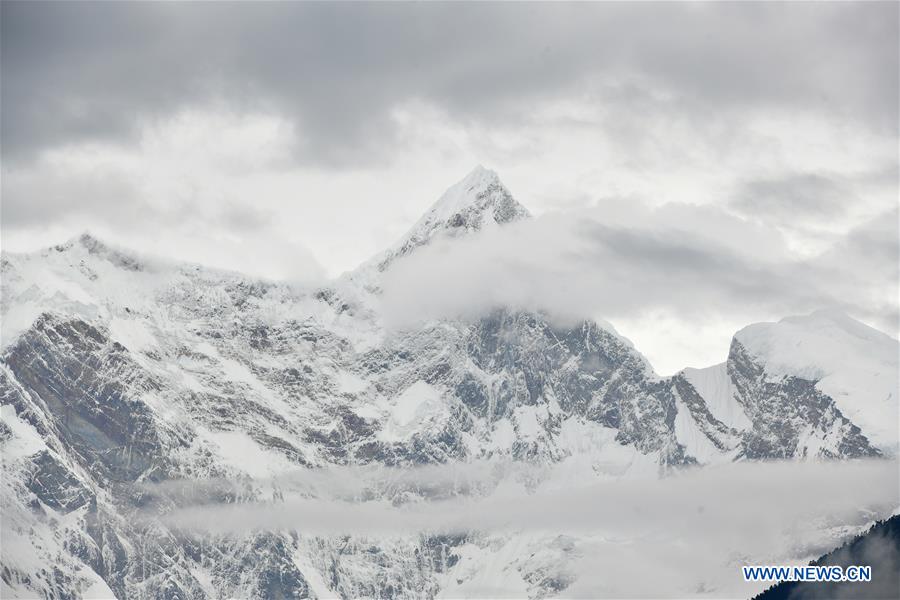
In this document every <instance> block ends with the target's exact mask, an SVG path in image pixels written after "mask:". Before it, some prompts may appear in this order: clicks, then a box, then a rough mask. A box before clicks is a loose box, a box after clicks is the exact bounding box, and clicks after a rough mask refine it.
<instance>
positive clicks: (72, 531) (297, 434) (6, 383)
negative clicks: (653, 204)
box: [0, 167, 898, 598]
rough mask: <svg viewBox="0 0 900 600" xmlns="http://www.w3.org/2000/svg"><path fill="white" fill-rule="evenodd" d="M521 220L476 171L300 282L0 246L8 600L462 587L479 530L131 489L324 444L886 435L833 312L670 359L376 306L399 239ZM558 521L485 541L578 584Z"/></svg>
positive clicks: (561, 332) (816, 448) (701, 453)
mask: <svg viewBox="0 0 900 600" xmlns="http://www.w3.org/2000/svg"><path fill="white" fill-rule="evenodd" d="M528 217H529V213H528V211H527V210H526V209H525V208H524V207H522V206H521V205H520V204H519V203H517V202H516V201H515V199H514V198H513V197H512V195H511V194H510V192H509V191H508V190H507V189H506V188H505V187H504V186H503V184H502V183H501V182H500V181H499V179H498V177H497V175H496V174H495V173H493V172H491V171H488V170H486V169H483V168H481V167H479V168H477V169H475V171H473V172H472V173H471V174H469V175H468V176H467V177H466V178H464V179H463V180H462V181H461V182H459V183H458V184H456V185H454V186H453V187H451V188H450V189H449V190H448V191H447V193H446V194H444V196H443V197H442V198H441V199H440V200H439V201H438V202H437V203H436V204H435V205H434V206H433V207H432V208H431V209H430V210H429V211H428V212H427V213H426V214H425V215H424V216H423V217H422V219H421V220H420V221H419V222H418V223H417V224H416V225H415V226H414V227H413V228H412V229H411V230H410V231H409V232H408V233H407V234H406V235H405V236H404V237H403V238H402V239H400V240H399V241H398V242H397V243H396V244H395V245H393V246H392V247H391V248H390V249H388V250H386V251H385V252H384V253H382V254H380V255H379V256H377V257H375V258H373V259H372V260H370V261H369V262H367V263H366V264H364V265H362V266H361V267H360V268H359V269H357V270H356V271H355V272H353V273H350V274H348V275H347V276H344V277H342V278H339V279H338V280H337V281H335V282H334V284H333V285H330V286H326V287H322V288H317V289H309V288H302V287H296V286H292V285H288V284H282V283H272V282H264V281H256V280H253V279H249V278H246V277H244V276H241V275H237V274H234V273H227V272H220V271H215V270H211V269H206V268H203V267H199V266H196V265H188V264H176V263H171V262H166V261H161V260H157V259H152V258H147V257H142V256H139V255H137V254H134V253H131V252H129V251H127V250H123V249H115V248H112V247H110V246H108V245H106V244H104V243H103V242H101V241H99V240H97V239H95V238H93V237H91V236H89V235H83V236H81V237H79V238H77V239H75V240H72V241H70V242H68V243H65V244H61V245H59V246H55V247H52V248H48V249H46V250H43V251H41V252H36V253H32V254H4V255H3V258H2V283H3V296H2V317H3V323H2V368H0V399H2V404H3V409H2V410H3V412H2V414H3V422H2V427H0V440H2V451H3V459H4V460H3V470H4V473H3V474H4V477H3V484H2V486H3V489H2V501H3V509H4V510H3V534H4V543H3V560H2V563H3V569H2V580H3V596H4V597H7V596H8V597H15V596H17V595H22V596H26V597H27V596H29V595H34V594H38V595H40V596H45V597H78V596H89V595H91V594H94V595H100V596H101V597H102V596H103V595H107V596H108V595H111V594H114V595H115V596H117V597H139V596H140V597H159V598H188V597H190V598H203V597H260V598H274V597H305V596H306V597H313V596H318V597H329V596H334V595H340V596H344V597H395V596H401V597H408V596H416V597H422V596H424V597H429V596H434V595H436V594H439V593H441V591H442V590H446V589H449V588H448V586H452V585H455V584H454V581H456V579H458V578H457V575H455V574H454V573H457V574H458V573H461V571H459V572H457V571H454V569H462V568H463V567H464V566H465V564H464V563H465V561H464V560H463V558H464V555H465V552H463V551H461V550H459V548H461V547H463V546H465V547H466V548H468V550H467V552H470V553H471V552H472V551H473V550H472V548H479V549H480V550H479V552H483V553H488V554H490V553H491V552H492V550H491V548H494V547H495V546H496V544H495V543H494V542H488V541H484V540H483V539H482V538H479V536H478V535H477V534H475V533H471V534H469V535H458V536H438V535H434V536H431V535H409V536H405V537H404V536H401V537H392V538H389V539H377V540H372V539H365V538H346V537H315V536H304V535H302V532H301V534H299V535H298V534H297V533H291V534H282V533H271V532H254V533H247V534H246V535H243V536H217V535H204V534H201V533H190V532H184V531H182V530H180V529H178V528H174V527H169V526H167V525H165V524H164V522H162V521H158V520H157V521H152V520H151V521H148V520H147V519H142V518H139V517H141V516H142V515H146V514H147V512H148V511H149V512H153V511H156V512H158V513H159V514H164V513H166V512H168V511H170V510H173V508H175V507H177V506H178V502H179V500H178V498H177V497H173V496H171V495H167V494H165V493H162V494H160V493H157V492H153V493H151V492H148V491H147V489H146V487H145V486H147V485H152V484H158V483H162V482H171V481H186V482H196V481H198V480H199V481H220V480H232V481H240V482H243V484H242V485H244V487H243V488H242V489H241V490H240V492H239V493H238V492H235V490H234V488H225V489H224V490H223V491H221V492H220V495H219V496H217V497H216V501H218V502H241V501H249V500H257V501H258V500H260V499H274V498H278V497H279V495H280V493H281V492H280V488H279V483H278V482H279V477H283V476H285V474H290V473H293V472H296V471H297V470H310V469H313V470H315V469H324V468H328V467H331V466H336V465H340V466H359V465H385V466H403V467H406V466H411V465H423V464H445V465H446V464H470V463H472V462H474V461H483V460H489V459H490V460H506V461H513V462H516V461H518V462H527V463H529V464H534V463H537V464H540V465H562V466H564V467H565V468H566V469H568V470H569V472H571V473H573V476H577V477H601V478H602V477H621V476H623V475H629V476H631V475H634V476H639V475H640V474H649V475H653V476H655V475H656V474H658V473H660V472H663V471H665V470H667V469H669V468H671V467H673V466H678V465H689V464H709V463H717V462H728V461H734V460H742V459H766V458H791V459H802V458H817V457H821V458H855V457H867V456H883V455H895V454H896V453H897V426H896V423H897V420H898V416H897V415H898V413H897V411H898V402H897V381H898V376H897V374H898V363H897V356H898V352H897V350H898V344H897V341H896V340H893V339H891V338H890V337H888V336H886V335H884V334H882V333H880V332H877V331H875V330H873V329H871V328H869V327H867V326H865V325H863V324H862V323H859V322H857V321H854V320H853V319H851V318H849V317H847V316H846V315H843V314H836V313H824V312H820V313H814V314H813V315H810V316H806V317H793V318H788V319H785V320H783V321H781V322H779V323H763V324H757V325H751V326H750V327H747V328H745V329H743V330H741V331H740V332H738V333H737V334H736V335H735V337H734V340H733V342H732V345H731V350H730V352H729V356H728V357H727V361H726V362H725V363H723V364H721V365H716V366H713V367H709V368H707V369H686V370H684V371H682V372H681V373H678V374H677V375H675V376H673V377H659V376H657V375H656V374H655V373H654V372H653V370H652V368H650V366H649V363H648V362H647V361H646V359H644V357H643V356H642V355H641V354H640V353H639V352H638V351H637V350H636V349H635V348H634V347H633V346H632V345H631V343H630V342H628V341H627V340H625V339H623V338H622V337H621V336H619V335H618V334H617V333H616V332H615V331H614V330H613V329H612V328H611V327H610V326H608V325H606V324H598V323H596V322H593V321H584V322H582V323H579V324H577V325H576V326H568V327H561V326H558V325H555V324H553V323H552V322H550V321H549V320H547V319H546V318H545V317H544V316H542V315H540V314H533V313H523V312H517V311H508V310H496V311H494V312H492V313H491V314H488V315H484V316H483V317H482V318H480V319H477V320H475V321H471V322H469V321H466V322H462V321H445V322H434V323H428V324H425V325H422V326H421V327H420V328H417V329H414V330H404V331H395V330H392V329H388V328H386V327H385V326H384V325H383V324H382V323H381V321H380V317H379V315H378V312H377V310H376V308H375V307H376V305H377V303H376V302H375V299H376V297H377V294H378V293H379V285H378V281H379V277H380V276H381V273H382V272H384V271H385V270H387V269H390V267H391V264H392V263H393V261H394V260H396V259H397V258H399V257H401V256H404V255H407V254H410V253H413V252H415V251H416V249H417V248H419V247H421V246H423V245H426V244H428V243H429V242H430V241H431V240H433V239H435V238H436V237H441V236H447V237H454V236H462V235H467V234H468V233H470V232H473V231H483V230H485V229H489V228H492V227H502V226H503V225H504V224H506V223H509V222H512V221H516V220H519V219H526V218H528ZM142 486H143V487H142ZM160 489H167V488H164V487H163V488H160ZM367 493H369V494H370V495H372V496H373V497H377V498H381V499H384V500H387V501H390V502H394V503H404V502H410V501H415V500H416V499H422V498H426V497H427V496H428V493H427V491H423V490H422V489H419V488H416V487H415V486H403V485H400V486H395V487H392V488H389V489H375V490H369V491H368V492H367ZM533 543H535V544H543V541H540V540H537V541H534V542H533ZM554 543H557V544H558V546H553V547H554V548H555V550H554V553H555V554H553V556H554V557H556V558H553V559H552V560H551V559H547V560H549V562H547V561H544V560H531V561H529V560H526V558H527V556H526V555H525V554H521V553H524V552H526V550H527V544H525V545H524V546H522V547H521V548H519V550H517V551H513V550H511V549H510V548H509V547H506V546H504V548H503V550H502V552H501V551H499V550H498V551H497V552H498V554H497V556H500V555H503V556H505V558H503V560H505V561H507V562H506V563H504V564H505V565H506V566H505V567H503V568H504V569H506V568H507V567H508V566H509V565H510V564H513V563H514V564H515V565H516V566H515V569H514V573H513V574H512V575H510V577H513V576H514V578H518V579H516V581H517V582H518V583H517V585H518V584H521V586H522V587H521V593H527V594H528V595H530V596H534V597H543V596H546V595H548V594H553V593H556V592H559V591H561V590H563V589H565V588H566V587H567V586H568V585H569V584H570V583H571V576H570V574H566V573H567V572H566V568H565V556H566V555H567V552H570V550H571V547H570V542H567V541H565V540H561V541H560V540H558V541H557V542H554ZM492 544H494V545H492ZM503 553H506V554H503ZM510 553H512V554H510ZM498 560H500V559H498ZM466 568H468V567H466ZM508 568H512V567H508ZM504 572H506V571H504Z"/></svg>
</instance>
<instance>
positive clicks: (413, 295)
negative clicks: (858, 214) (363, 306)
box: [383, 204, 898, 332]
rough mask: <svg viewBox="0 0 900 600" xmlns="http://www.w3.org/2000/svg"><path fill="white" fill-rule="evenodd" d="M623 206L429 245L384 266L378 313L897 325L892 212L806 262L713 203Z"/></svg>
mask: <svg viewBox="0 0 900 600" xmlns="http://www.w3.org/2000/svg"><path fill="white" fill-rule="evenodd" d="M620 208H622V210H621V211H617V212H616V211H600V210H593V211H590V210H588V211H582V212H580V213H578V212H574V213H573V212H570V213H568V214H565V215H560V214H557V215H545V216H543V217H539V218H536V219H534V220H530V221H525V222H519V223H515V224H512V225H510V226H507V227H504V228H500V229H492V230H489V231H487V232H484V233H482V234H479V235H475V236H472V237H469V238H462V239H460V238H456V239H452V240H436V241H435V242H434V243H432V244H430V245H429V246H427V247H425V248H422V249H420V250H419V251H417V252H415V253H414V254H412V255H410V256H408V257H405V258H403V259H401V260H399V261H397V263H396V265H395V266H393V267H392V268H391V269H390V270H389V271H388V272H387V274H386V277H385V283H384V296H383V309H384V311H385V314H386V316H387V318H388V320H389V321H390V322H392V323H394V324H395V325H398V326H400V327H406V326H412V325H414V324H416V323H418V322H420V321H423V320H429V319H438V318H469V317H476V316H478V315H481V314H484V313H485V312H487V311H489V310H491V309H493V308H496V307H515V308H520V309H524V310H537V311H543V312H546V313H548V314H549V315H550V316H551V317H555V318H556V319H558V320H560V321H562V322H567V321H573V320H577V319H582V318H587V317H590V316H593V315H602V316H603V318H607V319H610V320H613V321H615V320H616V319H617V318H619V317H636V316H641V315H643V314H646V313H649V312H652V311H654V310H661V309H665V310H671V311H673V312H675V313H677V314H679V315H681V317H682V318H684V319H687V320H696V319H698V318H699V317H701V316H702V317H709V316H711V315H721V314H734V313H741V312H744V313H745V314H754V313H755V314H775V315H778V314H781V315H785V314H795V313H802V312H809V311H811V310H815V309H819V308H841V309H843V310H846V311H848V312H850V313H851V314H855V315H857V316H859V317H861V318H863V319H867V320H869V321H871V322H874V323H875V324H876V325H878V326H880V327H881V328H883V329H885V330H887V331H891V332H893V331H896V318H897V315H896V302H895V300H896V294H897V276H896V257H897V254H898V240H897V237H896V235H895V232H894V229H893V223H895V222H896V219H897V214H896V211H889V212H888V213H886V214H884V215H882V216H880V217H879V218H878V219H876V220H874V221H872V222H871V223H867V224H865V225H863V226H862V227H860V228H859V229H858V230H857V231H855V232H854V233H853V234H851V235H850V236H848V238H847V239H846V240H844V241H842V242H841V243H840V244H839V245H838V246H834V247H832V248H831V249H830V250H828V251H826V252H824V253H822V254H820V255H818V256H813V257H809V258H802V257H799V256H797V255H796V254H795V253H793V252H792V251H791V250H790V249H789V248H788V246H787V245H786V243H785V241H784V238H783V237H782V236H781V235H780V234H779V233H778V231H776V230H775V229H772V228H769V227H767V226H764V225H761V224H757V223H753V222H750V221H747V220H745V219H742V218H740V217H737V216H732V215H730V214H728V213H726V212H724V211H721V210H719V209H716V208H713V207H698V206H690V205H686V204H669V205H664V206H662V207H659V208H647V207H641V206H640V205H633V206H623V207H620ZM863 255H865V256H866V257H867V258H866V259H865V260H863Z"/></svg>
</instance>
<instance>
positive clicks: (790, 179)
mask: <svg viewBox="0 0 900 600" xmlns="http://www.w3.org/2000/svg"><path fill="white" fill-rule="evenodd" d="M855 200H856V197H855V193H854V191H853V190H852V188H851V186H850V185H849V184H848V183H847V182H846V181H844V180H843V178H841V177H839V176H837V175H835V176H829V175H824V174H820V173H791V174H787V175H783V176H781V177H775V178H766V179H754V180H750V181H746V182H744V183H743V184H742V185H741V186H740V189H739V190H738V193H737V195H736V196H735V198H734V200H733V202H732V204H731V206H732V208H733V209H735V210H737V211H738V212H740V213H741V214H744V215H747V216H750V217H762V218H765V219H770V220H773V221H776V222H796V221H806V220H813V221H818V222H821V221H827V220H829V219H834V218H841V217H843V216H844V215H845V214H846V211H847V209H848V208H849V206H850V204H851V203H853V202H854V201H855Z"/></svg>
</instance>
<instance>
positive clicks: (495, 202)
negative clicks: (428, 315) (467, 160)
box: [376, 165, 531, 271]
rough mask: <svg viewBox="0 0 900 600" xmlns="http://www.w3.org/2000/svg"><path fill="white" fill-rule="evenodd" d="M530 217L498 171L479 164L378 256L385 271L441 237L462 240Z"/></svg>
mask: <svg viewBox="0 0 900 600" xmlns="http://www.w3.org/2000/svg"><path fill="white" fill-rule="evenodd" d="M530 216H531V214H530V213H529V212H528V210H527V209H526V208H525V207H524V206H522V205H521V204H519V203H518V202H517V201H516V200H515V198H513V196H512V194H511V193H510V192H509V190H508V189H506V186H504V185H503V183H502V182H501V181H500V177H499V176H498V175H497V173H496V172H495V171H492V170H491V169H487V168H485V167H483V166H482V165H478V166H476V167H475V168H474V169H472V170H471V171H470V172H469V174H468V175H466V176H465V177H463V178H462V179H461V180H460V181H458V182H457V183H455V184H454V185H452V186H450V188H449V189H447V191H446V192H444V193H443V195H441V197H440V198H438V200H437V202H435V203H434V204H432V205H431V207H430V208H429V209H428V210H427V211H426V212H425V214H424V215H422V217H421V218H420V219H419V220H418V221H417V222H416V224H415V225H413V227H412V228H411V229H410V230H409V231H408V232H407V233H406V235H404V236H403V237H402V238H401V239H400V241H399V242H397V243H396V244H394V245H393V246H392V247H391V248H390V249H389V250H387V251H386V252H385V253H384V254H382V255H381V256H379V257H378V259H377V260H376V264H377V265H378V270H380V271H383V270H384V269H385V268H387V266H388V265H389V264H390V263H391V262H393V261H394V260H395V259H396V258H398V257H400V256H403V255H405V254H408V253H410V252H412V251H413V250H414V249H415V248H417V247H419V246H422V245H424V244H426V243H428V241H429V240H431V239H432V238H434V237H436V236H439V235H444V236H449V237H458V236H461V235H466V234H469V233H472V232H475V231H481V230H482V229H488V228H492V227H497V226H499V225H505V224H506V223H511V222H513V221H518V220H521V219H526V218H529V217H530Z"/></svg>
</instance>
